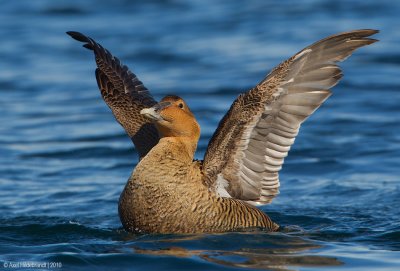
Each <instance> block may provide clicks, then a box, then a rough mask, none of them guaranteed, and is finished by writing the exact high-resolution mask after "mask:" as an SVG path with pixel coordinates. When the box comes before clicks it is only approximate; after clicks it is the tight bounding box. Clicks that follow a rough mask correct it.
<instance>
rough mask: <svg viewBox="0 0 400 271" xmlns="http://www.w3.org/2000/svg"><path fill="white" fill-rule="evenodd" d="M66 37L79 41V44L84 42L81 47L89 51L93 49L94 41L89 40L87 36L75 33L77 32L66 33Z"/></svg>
mask: <svg viewBox="0 0 400 271" xmlns="http://www.w3.org/2000/svg"><path fill="white" fill-rule="evenodd" d="M65 33H66V34H67V35H69V36H70V37H71V38H73V39H74V40H77V41H80V42H86V43H85V44H84V45H83V47H85V48H87V49H89V50H93V49H94V46H93V45H94V41H93V40H92V39H91V38H89V37H88V36H86V35H84V34H82V33H80V32H77V31H67V32H65Z"/></svg>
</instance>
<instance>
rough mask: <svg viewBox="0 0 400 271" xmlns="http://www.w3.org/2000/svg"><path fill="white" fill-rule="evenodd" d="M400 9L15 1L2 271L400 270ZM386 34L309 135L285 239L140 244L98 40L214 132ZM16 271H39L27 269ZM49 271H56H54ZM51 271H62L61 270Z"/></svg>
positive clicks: (191, 238)
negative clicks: (129, 213) (361, 39)
mask: <svg viewBox="0 0 400 271" xmlns="http://www.w3.org/2000/svg"><path fill="white" fill-rule="evenodd" d="M399 13H400V1H389V0H387V1H375V0H352V1H322V0H321V1H319V0H307V1H276V2H272V1H211V0H207V1H204V0H197V1H196V0H192V1H173V0H164V1H163V0H155V1H128V0H126V1H122V0H121V1H95V0H86V1H67V0H65V1H51V0H40V1H25V0H24V1H22V0H21V1H1V10H0V261H1V263H0V264H1V266H0V269H1V268H4V269H5V270H11V269H10V268H5V266H4V264H6V263H10V262H22V261H34V262H39V263H42V262H61V263H62V265H63V268H62V270H124V269H127V270H128V269H130V270H250V269H271V270H286V269H290V270H321V269H329V270H344V269H352V270H400V253H399V250H400V224H399V219H400V208H399V203H400V189H399V184H400V178H399V175H400V160H399V157H400V136H399V132H400V120H399V118H400V105H399V103H400V45H399V44H400V28H399V26H400V19H399ZM358 28H375V29H380V30H381V33H380V34H379V35H377V38H378V39H380V40H381V41H380V42H379V43H377V44H374V45H372V46H369V47H366V48H362V49H361V50H359V51H357V53H355V55H353V56H352V57H351V58H350V59H348V60H347V61H346V62H345V63H344V64H343V65H342V67H343V69H344V74H345V77H344V79H343V80H342V82H341V83H340V84H339V85H338V86H337V87H335V89H334V95H333V96H332V97H331V98H330V99H329V100H328V101H327V102H326V103H325V105H324V106H323V107H322V108H320V110H318V112H317V113H316V114H315V115H314V116H313V117H311V118H310V119H309V120H308V121H307V123H305V124H304V125H303V127H302V130H301V132H300V135H299V136H298V138H297V140H296V143H295V145H294V147H293V149H292V151H291V152H290V155H289V157H288V158H287V159H286V163H285V166H284V168H283V171H282V172H281V184H282V186H281V194H280V195H279V196H278V197H277V198H276V199H275V200H274V202H273V203H272V204H271V205H268V206H265V207H263V208H262V209H263V210H264V211H265V212H267V213H268V214H269V215H270V216H271V217H272V218H273V219H274V220H275V221H277V222H278V223H280V224H281V225H284V226H286V227H287V228H288V229H289V230H286V231H285V232H281V233H275V234H268V233H259V232H257V233H256V232H253V233H226V234H201V235H132V234H128V233H126V232H125V231H123V230H122V229H121V225H120V222H119V219H118V214H117V201H118V197H119V194H120V192H121V191H122V189H123V186H124V184H125V182H126V180H127V178H128V176H129V175H130V173H131V170H132V168H133V166H134V165H135V164H136V163H137V158H136V154H135V151H134V149H133V146H132V144H131V142H130V140H129V138H128V137H127V136H126V135H125V134H124V132H123V130H122V128H121V127H120V126H119V125H118V124H117V123H116V122H115V121H114V118H113V116H112V114H111V113H110V111H109V109H108V108H107V107H106V105H105V104H104V103H103V101H102V100H101V98H100V94H99V92H98V90H97V85H96V82H95V78H94V67H95V65H94V61H93V56H92V54H91V52H89V51H87V50H85V49H83V48H82V47H80V44H79V43H77V42H76V41H73V40H72V39H70V38H69V37H68V36H67V35H65V34H64V32H65V31H68V30H77V31H81V32H83V33H86V34H88V35H90V36H92V37H93V38H95V39H96V40H97V41H99V42H100V43H102V44H103V45H104V46H105V47H106V48H108V49H109V50H110V51H111V52H113V53H114V54H115V55H116V56H118V57H120V59H122V60H123V61H124V63H126V64H128V65H129V67H130V68H131V69H132V70H133V71H134V72H135V73H136V74H137V75H138V76H139V78H140V79H141V80H142V81H143V82H144V83H145V85H146V86H147V87H148V88H149V89H151V90H152V93H153V94H154V96H155V97H156V98H157V99H160V98H161V97H162V96H164V95H165V94H168V93H171V94H177V95H180V96H182V97H183V98H184V99H186V101H187V102H188V103H189V105H190V106H191V108H192V110H193V111H194V113H195V115H196V116H197V118H198V120H199V122H200V124H201V126H202V136H201V141H200V144H199V148H198V154H197V158H202V156H203V154H204V152H205V149H206V146H207V142H208V139H209V138H210V136H211V135H212V132H213V131H214V129H215V128H216V126H217V123H218V121H219V119H220V118H221V117H222V115H223V114H224V113H225V112H226V110H227V109H228V107H229V106H230V104H231V102H232V101H233V100H234V99H235V97H236V96H237V95H238V94H239V93H240V92H243V91H245V90H247V89H249V88H250V87H252V86H254V85H255V84H256V83H257V82H258V81H259V80H260V79H262V78H263V76H264V75H265V74H266V73H267V72H268V71H269V70H270V69H271V68H273V67H274V66H275V65H276V64H278V63H279V62H281V61H282V60H284V59H286V58H287V57H289V56H291V55H293V54H294V53H295V52H297V51H299V50H300V49H302V48H303V47H305V46H307V45H309V44H311V43H312V42H314V41H316V40H318V39H321V38H323V37H325V36H327V35H330V34H333V33H336V32H341V31H346V30H351V29H358ZM13 270H30V269H28V268H22V267H21V268H14V269H13ZM43 270H45V269H43ZM52 270H61V269H60V268H52Z"/></svg>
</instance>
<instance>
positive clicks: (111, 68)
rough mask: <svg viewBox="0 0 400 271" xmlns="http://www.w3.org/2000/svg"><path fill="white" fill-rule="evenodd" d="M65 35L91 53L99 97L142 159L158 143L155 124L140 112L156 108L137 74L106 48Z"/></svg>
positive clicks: (72, 33)
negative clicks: (93, 58) (91, 51)
mask: <svg viewBox="0 0 400 271" xmlns="http://www.w3.org/2000/svg"><path fill="white" fill-rule="evenodd" d="M67 34H68V35H70V36H71V37H72V38H74V39H76V40H78V41H81V42H85V44H84V45H83V47H85V48H87V49H90V50H93V51H94V55H95V59H96V64H97V69H96V79H97V85H98V86H99V89H100V92H101V96H102V97H103V99H104V101H105V102H106V104H107V105H108V106H109V107H110V109H111V111H112V112H113V114H114V116H115V118H116V120H117V121H118V122H119V123H120V124H121V125H122V127H123V128H124V129H125V131H126V133H127V134H128V135H129V137H130V138H131V139H132V141H133V143H134V144H135V147H136V149H137V151H138V152H139V157H140V158H141V157H143V156H145V155H146V154H147V153H148V152H149V151H150V150H151V148H153V146H154V145H156V144H157V143H158V140H159V136H158V132H157V130H156V128H155V127H154V125H153V124H151V123H148V121H147V120H146V119H145V118H144V117H143V116H142V115H141V114H140V110H142V109H143V108H148V107H151V106H153V105H155V104H156V101H155V100H154V99H153V97H152V96H151V94H150V92H149V91H148V90H147V88H146V87H145V86H144V85H143V84H142V82H141V81H139V79H138V78H137V77H136V75H135V74H133V73H132V72H131V71H130V70H129V69H128V67H127V66H125V65H123V64H122V63H121V62H120V61H119V59H118V58H116V57H114V56H113V55H112V54H111V53H110V52H109V51H108V50H107V49H105V48H103V47H102V46H101V45H100V44H98V43H97V42H95V41H94V40H93V39H91V38H90V37H87V36H85V35H83V34H81V33H79V32H74V31H69V32H67Z"/></svg>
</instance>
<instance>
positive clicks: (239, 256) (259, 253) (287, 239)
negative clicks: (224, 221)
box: [133, 233, 343, 270]
mask: <svg viewBox="0 0 400 271" xmlns="http://www.w3.org/2000/svg"><path fill="white" fill-rule="evenodd" d="M244 234H246V233H229V234H216V235H214V234H213V235H190V236H180V237H176V236H174V237H172V236H171V237H172V238H171V239H164V240H160V242H157V241H156V243H157V244H155V245H154V242H155V239H153V238H152V240H146V241H144V242H139V244H137V243H136V245H135V246H134V247H133V249H134V252H135V253H138V254H146V255H157V256H173V257H179V258H187V257H198V258H200V259H202V260H206V261H208V262H212V263H216V264H220V265H225V266H230V267H243V268H254V269H269V270H291V269H290V267H291V266H294V267H305V266H309V267H322V266H323V267H327V266H338V265H341V264H343V263H342V262H340V261H339V260H338V259H336V258H334V257H326V256H319V255H311V253H312V252H311V251H310V250H313V249H318V248H320V247H321V246H320V245H317V244H315V243H312V242H310V241H308V240H304V239H302V238H298V237H293V236H290V235H285V234H275V235H274V234H249V233H247V235H248V237H249V238H247V236H243V235H244ZM243 237H245V239H246V240H247V241H248V242H246V243H245V244H243V241H242V240H243V239H244V238H243ZM194 240H195V243H193V242H192V241H194ZM227 240H228V241H227ZM239 240H241V244H236V247H231V246H227V243H231V242H232V243H235V242H237V241H239ZM199 241H200V242H201V243H203V244H204V241H208V242H210V243H209V247H211V248H209V249H195V248H194V249H188V248H187V247H189V246H188V244H187V243H188V242H189V243H190V244H191V245H190V247H193V244H194V247H196V243H197V242H199ZM219 241H221V242H222V244H219ZM149 243H152V244H151V245H150V247H149ZM216 244H217V245H216ZM218 244H219V245H218ZM255 246H256V247H255ZM257 246H259V247H257ZM203 247H204V246H203ZM215 247H223V248H225V249H220V248H215ZM226 248H230V249H232V250H227V249H226ZM307 252H308V253H307Z"/></svg>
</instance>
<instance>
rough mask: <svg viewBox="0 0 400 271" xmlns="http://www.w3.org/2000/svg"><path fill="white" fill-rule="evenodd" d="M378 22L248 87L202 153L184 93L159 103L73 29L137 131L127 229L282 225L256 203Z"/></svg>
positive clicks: (120, 112)
mask: <svg viewBox="0 0 400 271" xmlns="http://www.w3.org/2000/svg"><path fill="white" fill-rule="evenodd" d="M377 32H378V31H376V30H355V31H350V32H345V33H340V34H337V35H333V36H330V37H328V38H325V39H323V40H321V41H318V42H316V43H314V44H313V45H311V46H308V47H306V48H305V49H303V50H302V51H300V52H299V53H297V54H295V55H294V56H293V57H291V58H289V59H288V60H286V61H284V62H282V63H281V64H280V65H279V66H277V67H276V68H275V69H273V70H272V72H271V73H269V74H268V75H267V76H266V77H265V78H264V79H263V80H262V81H261V82H260V83H259V84H258V85H256V86H255V87H254V88H252V89H250V90H249V91H247V92H245V93H243V94H241V95H240V96H239V97H238V98H237V99H236V100H235V101H234V102H233V104H232V106H231V107H230V109H229V111H228V112H227V113H226V115H225V116H224V118H223V119H222V120H221V122H220V123H219V126H218V129H217V130H216V131H215V133H214V135H213V137H212V138H211V140H210V143H209V145H208V148H207V151H206V154H205V157H204V160H203V161H195V160H193V156H194V153H195V151H196V147H197V142H198V140H199V136H200V126H199V124H198V123H197V121H196V118H195V117H194V115H193V113H192V112H191V111H190V109H189V107H188V105H187V104H186V103H185V101H184V100H182V99H181V98H180V97H177V96H173V95H170V96H166V97H164V98H163V99H162V100H161V101H160V102H159V103H157V102H156V101H155V100H154V99H153V97H152V96H151V94H150V92H149V91H148V90H147V89H146V87H145V86H144V85H143V84H142V82H141V81H139V80H138V78H137V77H136V75H135V74H133V73H132V72H131V71H129V69H128V67H127V66H125V65H122V64H121V62H120V61H119V60H118V58H116V57H114V56H112V55H111V53H110V52H109V51H108V50H106V49H104V48H103V47H102V46H101V45H100V44H98V43H96V42H95V41H94V40H93V39H91V38H89V37H87V36H85V35H83V34H81V33H78V32H67V33H68V34H69V35H70V36H71V37H72V38H74V39H76V40H78V41H81V42H84V43H85V44H84V47H86V48H88V49H90V50H93V51H94V55H95V59H96V64H97V69H96V79H97V84H98V86H99V89H100V92H101V95H102V97H103V99H104V101H105V102H106V103H107V105H108V106H109V107H110V109H111V110H112V112H113V114H114V116H115V118H116V119H117V121H118V122H119V123H120V124H121V125H122V127H123V128H124V129H125V131H126V132H127V134H128V135H129V137H130V138H131V139H132V141H133V143H134V144H135V146H136V150H137V151H138V153H139V163H138V165H137V166H136V168H135V170H134V171H133V173H132V175H131V176H130V178H129V180H128V182H127V184H126V186H125V189H124V190H123V192H122V194H121V197H120V200H119V208H118V211H119V216H120V219H121V222H122V225H123V226H124V228H125V229H126V230H127V231H135V232H137V231H138V232H149V233H198V232H224V231H234V230H239V229H241V230H243V229H246V228H254V227H257V228H263V229H265V230H268V231H276V230H278V229H279V226H278V225H277V224H276V223H274V222H273V221H272V220H271V219H270V218H269V217H268V216H267V215H266V214H265V213H263V212H262V211H260V210H259V209H258V208H257V207H255V206H254V205H258V204H266V203H269V202H270V201H271V200H272V199H273V198H274V197H275V196H276V195H277V194H278V188H279V178H278V173H279V170H280V169H281V167H282V164H283V161H284V158H285V157H286V155H287V154H288V151H289V149H290V147H291V145H292V144H293V142H294V140H295V137H296V135H297V133H298V132H299V129H300V125H301V124H302V123H303V122H304V121H305V120H306V119H307V118H308V117H309V116H310V115H311V114H312V113H313V112H314V111H315V110H316V109H317V108H318V107H319V106H320V105H321V104H322V103H323V102H324V101H325V100H326V99H327V98H328V97H329V96H330V95H331V91H330V89H331V88H332V87H333V86H334V85H336V84H337V83H338V81H339V80H340V78H341V77H342V72H341V70H340V68H339V66H338V65H337V63H338V62H340V61H343V60H344V59H346V58H347V57H348V56H350V55H351V53H352V52H353V51H354V50H356V49H357V48H359V47H362V46H365V45H369V44H372V43H374V42H376V41H377V40H375V39H371V38H368V37H369V36H371V35H373V34H375V33H377Z"/></svg>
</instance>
